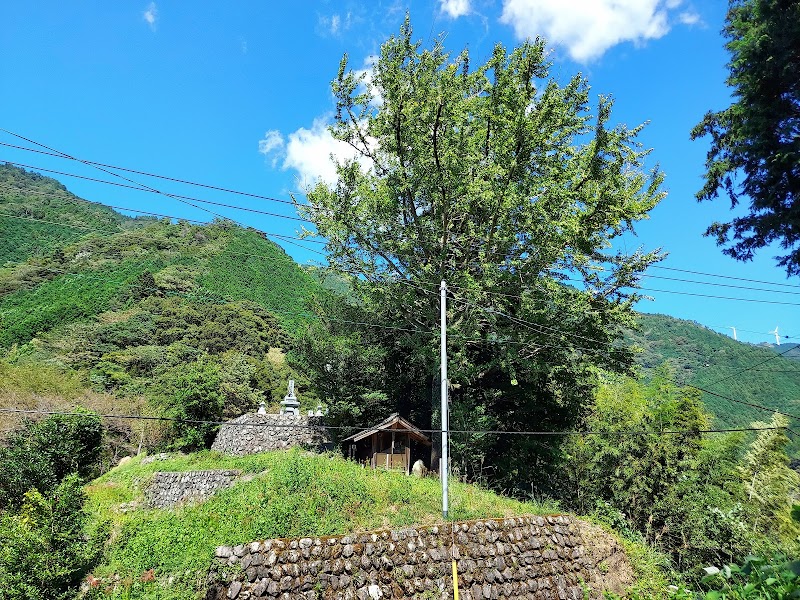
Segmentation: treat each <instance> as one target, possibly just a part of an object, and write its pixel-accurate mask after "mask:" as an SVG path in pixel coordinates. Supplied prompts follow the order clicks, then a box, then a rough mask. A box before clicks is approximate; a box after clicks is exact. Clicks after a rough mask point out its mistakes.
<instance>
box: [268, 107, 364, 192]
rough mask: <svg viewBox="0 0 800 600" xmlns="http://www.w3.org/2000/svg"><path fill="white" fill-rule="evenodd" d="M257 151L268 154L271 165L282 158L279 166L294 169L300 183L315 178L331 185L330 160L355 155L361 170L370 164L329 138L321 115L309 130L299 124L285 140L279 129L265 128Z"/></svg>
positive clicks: (333, 175)
mask: <svg viewBox="0 0 800 600" xmlns="http://www.w3.org/2000/svg"><path fill="white" fill-rule="evenodd" d="M258 151H259V152H260V153H261V154H263V155H264V156H265V157H266V158H267V159H269V158H270V157H272V165H273V166H276V165H277V163H278V161H279V160H281V159H282V164H281V168H282V169H284V170H287V169H292V170H294V171H296V172H297V174H298V177H299V179H300V184H301V185H303V186H309V185H313V184H314V183H316V182H318V181H322V182H324V183H327V184H334V183H335V182H336V180H337V175H336V163H335V162H334V161H339V162H343V161H345V160H350V159H353V158H356V159H357V160H358V162H359V163H360V164H361V165H362V166H363V167H364V168H365V169H369V168H370V166H371V161H370V160H369V159H367V158H364V157H361V156H360V155H359V154H358V153H357V152H356V151H355V150H354V149H353V147H352V146H350V145H349V144H346V143H345V142H342V141H339V140H336V139H334V138H333V136H332V135H331V133H330V131H328V119H327V118H325V117H320V118H317V119H315V120H314V123H313V124H312V125H311V128H310V129H306V128H305V127H301V128H300V129H298V130H296V131H293V132H292V133H290V134H289V135H288V136H286V140H284V137H283V135H282V134H281V133H280V132H279V131H275V130H271V131H267V133H266V134H265V136H264V139H263V140H260V141H259V142H258Z"/></svg>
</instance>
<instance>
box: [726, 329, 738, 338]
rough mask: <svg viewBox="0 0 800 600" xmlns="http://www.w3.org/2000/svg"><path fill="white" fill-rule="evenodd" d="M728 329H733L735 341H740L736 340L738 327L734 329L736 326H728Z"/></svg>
mask: <svg viewBox="0 0 800 600" xmlns="http://www.w3.org/2000/svg"><path fill="white" fill-rule="evenodd" d="M728 329H733V339H734V340H735V341H738V340H737V339H736V327H734V326H732V325H728Z"/></svg>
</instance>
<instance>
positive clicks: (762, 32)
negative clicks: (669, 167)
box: [692, 0, 800, 275]
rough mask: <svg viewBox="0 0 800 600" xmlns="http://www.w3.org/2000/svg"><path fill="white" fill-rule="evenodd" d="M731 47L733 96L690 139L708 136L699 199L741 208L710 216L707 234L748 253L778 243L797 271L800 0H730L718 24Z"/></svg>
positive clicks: (784, 260) (731, 250) (731, 251)
mask: <svg viewBox="0 0 800 600" xmlns="http://www.w3.org/2000/svg"><path fill="white" fill-rule="evenodd" d="M722 33H723V35H724V36H725V37H726V38H727V40H728V42H727V43H726V45H725V47H726V48H727V49H728V52H729V53H730V61H729V62H728V68H729V69H730V75H729V77H728V79H727V83H728V85H729V86H730V87H731V88H732V92H733V97H734V102H733V104H731V105H730V106H729V107H728V108H726V109H724V110H721V111H718V112H708V113H707V114H706V115H705V117H703V120H702V121H701V122H700V123H699V124H697V125H696V126H695V127H694V129H692V139H697V138H698V137H702V136H705V135H710V136H711V149H710V150H709V151H708V155H707V157H706V173H705V182H704V184H703V187H702V189H701V190H700V191H699V192H698V193H697V199H698V200H711V199H714V198H717V197H718V195H719V194H720V192H723V193H725V194H727V196H728V198H729V199H730V201H731V208H734V207H736V206H737V205H738V204H739V202H740V200H742V198H747V199H749V201H750V206H749V210H748V211H747V213H746V214H743V215H741V216H735V217H733V218H732V219H731V220H730V221H729V222H727V223H722V222H715V223H712V224H711V226H710V227H709V228H708V230H707V231H706V235H708V236H712V237H714V238H716V241H717V244H718V245H720V246H726V247H725V249H724V250H723V252H725V254H727V255H729V256H732V257H733V258H735V259H737V260H750V259H752V258H753V256H754V253H755V251H756V250H758V249H759V248H764V247H765V246H768V245H770V244H772V243H775V242H777V243H779V245H780V247H781V248H782V249H783V250H784V251H785V254H782V255H780V256H777V257H776V259H777V260H778V264H779V265H780V266H782V267H785V268H786V272H787V273H788V274H789V275H798V274H800V200H798V194H800V2H798V1H797V0H730V7H729V10H728V14H727V17H726V22H725V28H724V29H723V31H722Z"/></svg>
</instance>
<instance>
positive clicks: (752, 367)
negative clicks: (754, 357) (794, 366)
mask: <svg viewBox="0 0 800 600" xmlns="http://www.w3.org/2000/svg"><path fill="white" fill-rule="evenodd" d="M792 350H794V348H793V347H792V348H787V349H786V350H784V351H783V352H776V353H775V354H774V355H773V356H770V357H769V358H767V359H765V360H762V361H761V362H758V363H756V364H754V365H752V366H750V367H747V368H744V369H742V370H741V371H739V372H738V373H733V374H731V375H726V376H725V377H723V378H721V379H717V380H716V381H712V382H711V383H709V384H708V385H716V384H718V383H721V382H723V381H727V380H728V379H732V378H733V377H738V376H739V375H741V374H742V373H746V372H747V371H751V370H753V369H755V368H756V367H760V366H761V365H763V364H765V363H768V362H770V361H772V360H775V359H776V358H779V357H781V356H783V355H784V354H787V353H789V352H791V351H792Z"/></svg>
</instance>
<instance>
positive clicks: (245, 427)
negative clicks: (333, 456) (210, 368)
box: [211, 414, 331, 456]
mask: <svg viewBox="0 0 800 600" xmlns="http://www.w3.org/2000/svg"><path fill="white" fill-rule="evenodd" d="M330 441H331V440H330V437H329V436H328V432H327V430H326V429H325V427H324V426H323V425H322V419H321V418H320V417H306V416H303V415H277V414H266V415H259V414H246V415H242V416H241V417H237V418H236V419H233V420H231V421H228V422H227V423H226V424H225V425H222V427H220V430H219V433H217V437H216V439H215V440H214V443H213V444H212V446H211V449H212V450H216V451H217V452H221V453H223V454H229V455H232V456H244V455H246V454H256V453H258V452H267V451H270V450H284V449H286V448H292V447H294V446H303V447H309V448H319V447H321V446H324V445H325V444H328V443H330Z"/></svg>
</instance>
